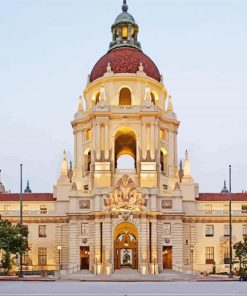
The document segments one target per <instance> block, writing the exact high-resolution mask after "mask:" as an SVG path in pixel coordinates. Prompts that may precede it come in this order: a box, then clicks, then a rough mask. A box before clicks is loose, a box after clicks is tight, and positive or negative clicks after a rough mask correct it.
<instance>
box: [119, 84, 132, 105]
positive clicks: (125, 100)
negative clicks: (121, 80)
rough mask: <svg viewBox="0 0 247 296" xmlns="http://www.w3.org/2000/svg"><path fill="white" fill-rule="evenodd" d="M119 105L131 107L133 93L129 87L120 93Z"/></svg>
mask: <svg viewBox="0 0 247 296" xmlns="http://www.w3.org/2000/svg"><path fill="white" fill-rule="evenodd" d="M119 105H131V91H130V90H129V89H128V88H127V87H123V88H122V89H121V90H120V92H119Z"/></svg>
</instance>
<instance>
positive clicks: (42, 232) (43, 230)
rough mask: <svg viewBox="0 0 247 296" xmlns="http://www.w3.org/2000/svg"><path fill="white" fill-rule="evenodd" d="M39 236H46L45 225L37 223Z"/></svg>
mask: <svg viewBox="0 0 247 296" xmlns="http://www.w3.org/2000/svg"><path fill="white" fill-rule="evenodd" d="M39 237H46V225H39Z"/></svg>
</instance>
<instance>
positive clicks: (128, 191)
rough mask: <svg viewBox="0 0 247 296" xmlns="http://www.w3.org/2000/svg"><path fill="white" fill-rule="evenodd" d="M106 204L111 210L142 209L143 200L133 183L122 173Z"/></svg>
mask: <svg viewBox="0 0 247 296" xmlns="http://www.w3.org/2000/svg"><path fill="white" fill-rule="evenodd" d="M106 205H107V206H108V207H109V209H110V210H111V211H124V212H126V211H142V206H143V205H144V200H143V198H142V197H141V193H138V191H137V189H136V187H135V183H134V182H133V180H132V179H131V178H130V177H129V176H128V175H124V176H123V177H122V178H121V179H120V180H119V181H118V183H117V187H116V188H115V189H114V192H113V193H110V197H109V198H108V199H107V200H106Z"/></svg>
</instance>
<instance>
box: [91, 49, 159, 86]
mask: <svg viewBox="0 0 247 296" xmlns="http://www.w3.org/2000/svg"><path fill="white" fill-rule="evenodd" d="M108 63H110V64H111V69H112V71H113V72H114V73H136V72H137V71H138V69H139V66H140V63H142V65H143V67H144V72H145V73H146V74H147V76H149V77H152V78H154V79H156V80H157V81H160V72H159V70H158V68H157V66H156V65H155V63H154V62H153V61H152V60H151V59H150V58H149V57H148V56H147V55H145V54H144V53H143V52H142V51H140V50H138V49H134V48H127V47H120V48H117V49H114V50H111V51H109V52H108V53H107V54H105V55H104V56H103V57H101V58H100V59H99V60H98V62H97V63H96V64H95V66H94V67H93V70H92V72H91V74H90V81H91V82H92V81H94V80H96V79H98V78H100V77H102V76H104V74H105V72H106V67H107V64H108Z"/></svg>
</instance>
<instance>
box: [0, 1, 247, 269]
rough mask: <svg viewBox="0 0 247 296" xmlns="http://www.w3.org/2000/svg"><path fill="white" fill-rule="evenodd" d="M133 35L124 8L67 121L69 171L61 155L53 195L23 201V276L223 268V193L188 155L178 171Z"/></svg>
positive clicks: (173, 136) (236, 233)
mask: <svg viewBox="0 0 247 296" xmlns="http://www.w3.org/2000/svg"><path fill="white" fill-rule="evenodd" d="M138 30H139V27H138V25H137V23H136V22H135V19H134V18H133V16H132V15H131V14H129V12H128V6H127V4H126V2H125V1H124V3H123V6H122V13H121V14H120V15H119V16H118V17H117V18H116V20H115V22H114V24H113V25H112V27H111V31H112V41H111V43H110V47H109V50H108V52H107V53H106V54H105V55H103V56H102V57H101V58H100V59H99V60H98V61H97V62H96V64H95V66H94V67H93V69H92V71H91V74H90V75H89V77H88V83H87V85H86V87H85V89H84V92H83V94H82V96H81V97H80V100H79V103H78V109H77V112H76V113H75V115H74V119H73V121H72V128H73V137H74V159H73V164H70V165H69V163H68V160H67V156H66V153H64V155H63V158H62V164H61V173H60V176H59V178H58V180H57V182H56V185H55V186H54V188H53V193H39V194H38V193H37V194H36V193H32V192H31V190H30V188H29V186H28V188H27V190H26V192H25V193H24V195H23V200H24V212H23V219H24V223H25V224H27V225H28V228H29V232H30V235H29V243H30V252H29V253H28V254H27V256H26V257H25V260H24V263H25V264H26V268H27V269H31V270H32V269H33V270H39V269H43V270H44V269H50V270H54V269H56V268H57V266H58V262H59V260H61V262H60V263H61V267H62V269H63V270H67V271H69V272H73V271H76V270H78V269H88V270H90V271H91V272H93V273H98V274H100V273H104V274H109V273H112V272H115V271H116V270H117V269H121V268H132V269H137V270H138V271H139V272H140V273H142V274H148V273H154V272H156V273H157V272H162V270H164V269H174V270H179V271H183V272H190V271H191V270H192V269H194V270H198V271H212V267H213V265H215V266H216V268H217V271H222V272H224V271H227V270H228V263H229V247H228V246H229V243H228V240H229V226H228V225H229V224H228V223H229V220H228V214H229V208H228V205H229V203H228V191H227V189H226V188H224V190H223V191H222V193H215V194H214V193H201V194H199V187H198V184H197V183H196V182H195V181H194V179H193V177H192V173H191V169H190V161H189V155H188V152H187V151H186V153H185V158H184V161H183V162H182V163H180V165H178V159H177V135H178V128H179V121H178V119H177V116H176V113H175V111H174V109H173V105H172V98H171V97H170V96H168V94H167V93H168V92H167V89H166V86H165V83H164V82H163V78H162V75H161V74H160V71H159V69H158V67H157V66H156V64H155V63H154V62H153V61H152V60H151V58H149V57H148V56H147V55H146V54H145V53H144V52H143V51H142V48H141V44H140V42H139V40H138ZM83 100H85V104H83V103H82V101H83ZM71 136H72V134H71ZM0 189H1V191H2V193H1V194H0V214H1V215H2V217H4V218H8V219H10V220H11V221H13V222H18V219H19V195H18V194H10V193H5V189H4V186H3V185H2V184H0ZM232 201H233V205H232V214H233V218H232V219H233V243H234V242H237V241H239V240H241V239H242V238H243V235H246V234H247V194H246V193H239V194H232ZM59 256H61V257H59Z"/></svg>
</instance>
